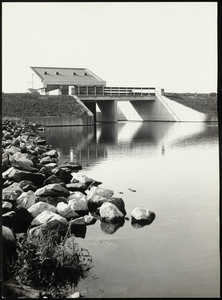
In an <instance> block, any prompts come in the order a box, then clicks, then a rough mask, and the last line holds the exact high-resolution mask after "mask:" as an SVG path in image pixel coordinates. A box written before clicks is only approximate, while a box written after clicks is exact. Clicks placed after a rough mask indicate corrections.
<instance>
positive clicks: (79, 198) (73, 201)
mask: <svg viewBox="0 0 222 300" xmlns="http://www.w3.org/2000/svg"><path fill="white" fill-rule="evenodd" d="M67 199H68V201H69V202H68V203H69V206H70V207H71V208H72V209H73V210H75V211H76V212H77V213H78V214H79V215H85V214H87V213H88V211H89V208H88V201H87V198H86V196H85V195H84V194H82V193H81V192H73V193H72V194H71V195H70V196H69V197H68V198H67Z"/></svg>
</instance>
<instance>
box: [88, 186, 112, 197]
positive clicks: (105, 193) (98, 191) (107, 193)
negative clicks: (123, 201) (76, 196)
mask: <svg viewBox="0 0 222 300" xmlns="http://www.w3.org/2000/svg"><path fill="white" fill-rule="evenodd" d="M94 195H98V196H101V197H104V198H107V199H110V198H111V197H112V196H113V195H114V191H113V190H108V189H104V188H101V187H95V186H93V187H92V188H91V189H90V191H89V193H88V195H87V200H91V199H92V198H93V196H94Z"/></svg>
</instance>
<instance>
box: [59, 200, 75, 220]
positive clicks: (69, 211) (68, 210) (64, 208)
mask: <svg viewBox="0 0 222 300" xmlns="http://www.w3.org/2000/svg"><path fill="white" fill-rule="evenodd" d="M56 208H57V213H58V214H59V215H60V216H62V217H64V218H66V219H70V218H78V217H79V215H78V214H77V213H76V212H75V210H74V209H73V208H72V207H71V206H70V205H68V204H66V203H64V202H59V203H58V205H57V207H56Z"/></svg>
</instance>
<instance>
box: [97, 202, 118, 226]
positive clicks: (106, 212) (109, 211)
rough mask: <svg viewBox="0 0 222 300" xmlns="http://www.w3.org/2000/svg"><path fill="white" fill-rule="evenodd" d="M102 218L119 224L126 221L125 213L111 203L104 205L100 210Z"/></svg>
mask: <svg viewBox="0 0 222 300" xmlns="http://www.w3.org/2000/svg"><path fill="white" fill-rule="evenodd" d="M99 213H100V218H101V220H103V221H106V222H110V223H118V222H121V221H123V220H124V215H123V213H122V212H121V211H120V210H119V209H118V208H117V207H116V205H115V204H112V203H110V202H105V203H103V204H102V205H101V206H100V208H99Z"/></svg>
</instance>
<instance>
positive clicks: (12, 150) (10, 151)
mask: <svg viewBox="0 0 222 300" xmlns="http://www.w3.org/2000/svg"><path fill="white" fill-rule="evenodd" d="M17 152H21V149H20V147H15V146H11V147H8V148H6V149H5V153H7V154H10V155H13V154H15V153H17Z"/></svg>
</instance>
